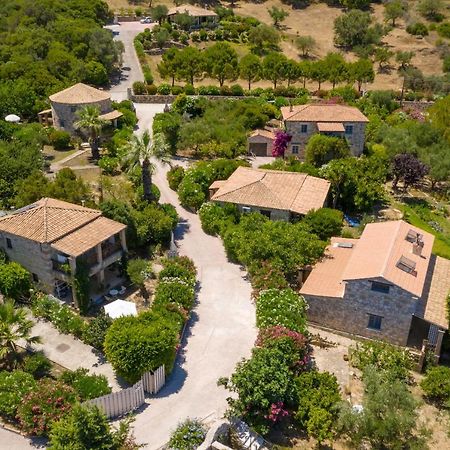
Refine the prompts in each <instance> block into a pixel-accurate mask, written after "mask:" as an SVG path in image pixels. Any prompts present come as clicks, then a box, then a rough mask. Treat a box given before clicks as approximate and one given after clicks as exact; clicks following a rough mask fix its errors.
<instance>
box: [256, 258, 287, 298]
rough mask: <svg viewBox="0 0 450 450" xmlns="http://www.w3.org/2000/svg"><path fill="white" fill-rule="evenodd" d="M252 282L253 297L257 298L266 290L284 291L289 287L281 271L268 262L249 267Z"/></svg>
mask: <svg viewBox="0 0 450 450" xmlns="http://www.w3.org/2000/svg"><path fill="white" fill-rule="evenodd" d="M249 273H250V277H251V280H252V287H253V296H254V297H257V296H258V295H259V294H260V293H261V291H264V290H266V289H286V288H287V287H289V284H288V282H287V281H286V278H285V277H284V274H283V271H282V270H281V269H279V268H278V267H275V266H274V265H273V264H272V263H271V262H270V261H263V262H262V263H261V264H252V265H251V266H250V267H249Z"/></svg>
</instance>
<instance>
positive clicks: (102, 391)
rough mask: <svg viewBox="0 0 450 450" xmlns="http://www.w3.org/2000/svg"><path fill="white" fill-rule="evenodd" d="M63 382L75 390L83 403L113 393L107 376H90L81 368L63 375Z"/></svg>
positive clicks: (86, 370)
mask: <svg viewBox="0 0 450 450" xmlns="http://www.w3.org/2000/svg"><path fill="white" fill-rule="evenodd" d="M61 381H62V382H63V383H65V384H66V385H68V386H71V387H72V388H73V389H75V392H76V393H77V395H78V397H79V399H80V400H81V401H85V400H90V399H93V398H97V397H101V396H102V395H106V394H109V393H111V388H110V387H109V386H108V380H107V378H106V377H105V375H96V374H92V375H91V374H89V370H88V369H85V368H79V369H77V370H75V371H73V372H72V371H70V370H68V371H66V372H64V373H63V374H62V375H61Z"/></svg>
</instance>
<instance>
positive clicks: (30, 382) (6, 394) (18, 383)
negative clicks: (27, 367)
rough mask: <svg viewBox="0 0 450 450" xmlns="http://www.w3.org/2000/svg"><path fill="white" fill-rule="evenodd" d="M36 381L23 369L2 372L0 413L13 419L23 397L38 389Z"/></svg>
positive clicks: (0, 375)
mask: <svg viewBox="0 0 450 450" xmlns="http://www.w3.org/2000/svg"><path fill="white" fill-rule="evenodd" d="M36 386H37V384H36V381H35V380H34V378H33V376H32V375H31V374H29V373H26V372H23V371H21V370H15V371H14V372H6V371H1V372H0V415H1V416H2V417H5V418H7V419H8V420H13V419H14V418H15V416H16V412H17V407H18V406H19V405H20V403H21V401H22V399H23V398H24V397H25V396H26V395H27V394H28V393H30V392H31V391H34V390H35V389H36Z"/></svg>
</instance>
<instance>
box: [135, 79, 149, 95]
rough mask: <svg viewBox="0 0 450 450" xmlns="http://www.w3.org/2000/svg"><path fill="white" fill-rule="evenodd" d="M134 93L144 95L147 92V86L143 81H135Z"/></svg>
mask: <svg viewBox="0 0 450 450" xmlns="http://www.w3.org/2000/svg"><path fill="white" fill-rule="evenodd" d="M133 93H134V95H144V94H146V93H147V88H146V86H145V83H144V82H143V81H135V82H134V83H133Z"/></svg>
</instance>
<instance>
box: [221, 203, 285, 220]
mask: <svg viewBox="0 0 450 450" xmlns="http://www.w3.org/2000/svg"><path fill="white" fill-rule="evenodd" d="M222 204H223V203H222ZM237 207H238V210H239V212H241V213H244V209H243V208H246V207H247V208H250V210H251V212H259V213H261V214H262V213H263V212H265V211H270V220H284V221H288V220H289V219H290V217H291V213H290V212H289V211H284V210H281V209H269V208H258V207H257V206H247V205H237ZM245 212H248V211H245Z"/></svg>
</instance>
